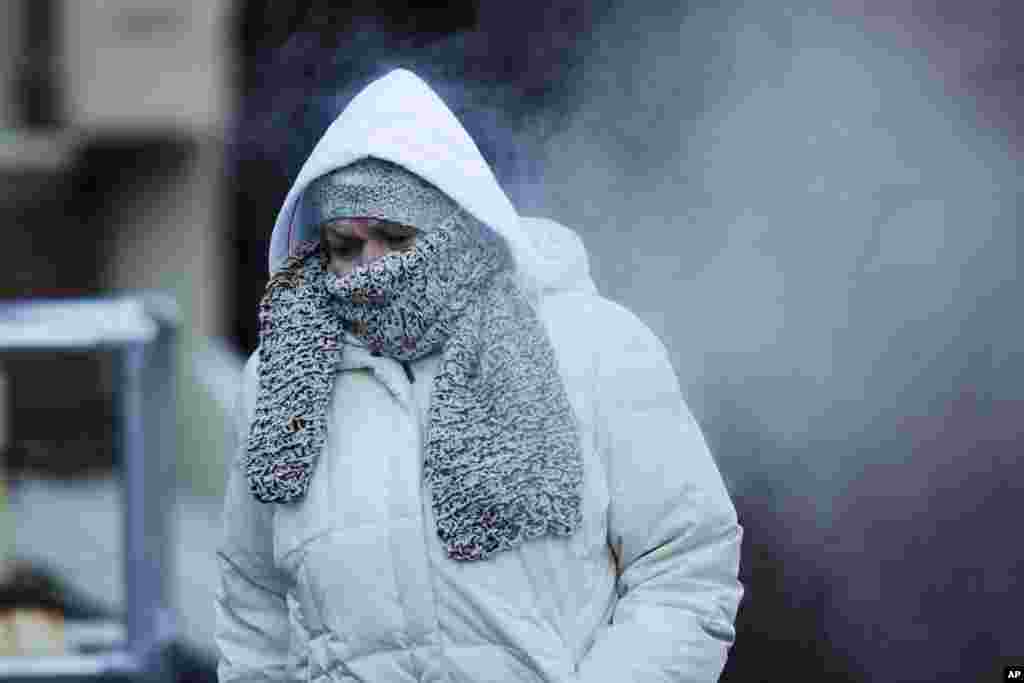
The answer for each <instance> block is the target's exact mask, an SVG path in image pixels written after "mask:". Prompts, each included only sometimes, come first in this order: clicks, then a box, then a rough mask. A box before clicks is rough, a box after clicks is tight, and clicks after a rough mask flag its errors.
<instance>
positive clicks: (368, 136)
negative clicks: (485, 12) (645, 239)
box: [269, 69, 593, 296]
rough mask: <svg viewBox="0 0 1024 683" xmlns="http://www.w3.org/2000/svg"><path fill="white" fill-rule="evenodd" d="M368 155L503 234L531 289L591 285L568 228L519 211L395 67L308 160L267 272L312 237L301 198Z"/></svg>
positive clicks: (436, 106)
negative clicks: (428, 185)
mask: <svg viewBox="0 0 1024 683" xmlns="http://www.w3.org/2000/svg"><path fill="white" fill-rule="evenodd" d="M365 157H377V158H379V159H384V160H387V161H390V162H392V163H395V164H398V165H400V166H402V167H404V168H405V169H406V170H408V171H411V172H412V173H415V174H417V175H418V176H420V177H421V178H423V179H424V180H427V181H428V182H430V183H433V184H434V185H435V186H437V187H438V188H439V189H440V190H442V191H443V192H445V193H446V194H447V195H448V196H449V197H451V198H452V199H454V200H455V201H456V202H458V203H459V204H460V205H461V206H462V207H463V208H464V209H466V210H467V211H469V212H470V213H471V214H473V215H474V216H475V217H476V218H477V219H479V220H480V221H482V222H483V223H485V224H487V225H488V226H490V227H491V228H492V229H493V230H494V231H495V232H496V233H498V234H499V235H500V236H501V237H502V238H504V239H505V241H506V243H507V244H508V246H509V249H510V251H511V252H512V255H513V258H514V259H515V261H516V265H517V269H518V271H519V274H520V279H521V281H522V283H523V285H524V286H525V288H526V289H527V291H528V292H529V293H531V294H532V295H534V296H536V295H537V294H539V293H540V292H545V291H552V290H558V289H565V288H578V287H582V288H584V289H593V282H592V281H591V279H590V275H589V272H588V265H587V255H586V251H585V250H584V248H583V244H582V242H581V241H580V239H579V237H578V236H577V235H576V234H575V233H574V232H573V231H572V230H570V229H569V228H567V227H565V226H562V225H560V224H558V223H556V222H554V221H551V220H548V219H543V218H524V217H520V216H519V214H518V213H517V212H516V210H515V208H514V207H513V206H512V203H511V202H510V201H509V199H508V197H507V196H506V195H505V193H504V191H503V190H502V189H501V186H500V185H498V181H497V179H496V178H495V176H494V173H493V171H492V170H491V168H490V166H488V165H487V162H486V161H485V160H484V158H483V155H482V154H481V153H480V150H479V149H478V148H477V146H476V144H475V143H474V142H473V140H472V138H471V137H470V136H469V133H467V132H466V130H465V128H463V126H462V124H461V123H459V121H458V119H457V118H456V117H455V115H454V114H453V113H452V112H451V110H450V109H448V107H447V106H445V104H444V102H442V101H441V98H440V97H438V95H437V94H436V93H435V92H434V91H433V90H431V88H430V86H428V85H427V84H426V83H425V82H424V81H423V80H422V79H420V78H419V77H418V76H416V75H415V74H413V73H412V72H411V71H407V70H405V69H396V70H394V71H391V72H390V73H388V74H387V75H386V76H384V77H382V78H380V79H378V80H376V81H374V82H373V83H371V84H370V85H368V86H367V87H366V88H365V89H363V90H362V91H361V92H360V93H359V94H358V95H356V96H355V97H354V98H353V99H352V101H351V102H350V103H349V104H348V106H347V107H345V109H344V111H342V112H341V114H339V115H338V117H337V118H336V119H335V120H334V122H333V123H331V125H330V126H328V128H327V130H326V131H325V132H324V134H323V136H322V137H321V138H320V140H319V142H317V144H316V146H315V147H314V148H313V151H312V152H311V153H310V155H309V158H308V159H306V162H305V164H303V166H302V169H301V170H300V171H299V174H298V176H297V177H296V178H295V182H294V183H293V184H292V187H291V189H290V190H289V191H288V195H287V196H286V197H285V200H284V204H283V205H282V206H281V210H280V211H279V212H278V214H277V220H276V221H275V223H274V231H273V233H272V235H271V238H270V254H269V266H270V274H271V275H273V273H274V272H275V271H276V270H277V269H278V268H279V267H280V266H281V265H282V264H283V263H284V261H285V259H286V258H287V257H288V254H289V252H290V249H291V247H292V245H293V244H294V243H295V242H297V241H300V240H309V239H315V235H314V234H313V226H312V224H311V223H310V222H309V221H307V220H304V211H303V207H302V196H303V193H304V192H305V190H306V188H307V187H308V186H309V184H310V183H311V182H312V181H313V180H315V179H316V178H318V177H320V176H321V175H323V174H325V173H328V172H330V171H333V170H335V169H337V168H341V167H342V166H346V165H348V164H350V163H352V162H354V161H357V160H359V159H362V158H365Z"/></svg>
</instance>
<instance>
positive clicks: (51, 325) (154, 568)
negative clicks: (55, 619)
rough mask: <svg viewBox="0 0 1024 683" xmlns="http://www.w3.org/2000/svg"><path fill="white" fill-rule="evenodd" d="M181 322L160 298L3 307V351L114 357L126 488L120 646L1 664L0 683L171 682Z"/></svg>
mask: <svg viewBox="0 0 1024 683" xmlns="http://www.w3.org/2000/svg"><path fill="white" fill-rule="evenodd" d="M179 324H180V315H179V312H178V309H177V306H176V304H175V303H174V300H173V299H172V298H171V297H170V296H168V295H166V294H163V293H159V292H142V293H138V294H135V295H132V296H124V297H111V298H95V299H76V300H20V301H7V302H0V353H16V352H17V351H35V352H38V351H53V352H54V353H60V352H63V351H97V352H109V353H113V354H114V355H115V357H116V359H117V363H116V364H115V365H116V367H117V373H118V377H117V380H118V381H117V383H116V387H117V390H116V392H115V394H116V399H115V400H116V402H117V422H118V424H117V426H116V429H115V439H114V442H115V449H116V457H115V462H116V463H117V465H118V467H119V477H120V481H121V486H122V489H123V494H124V495H123V497H122V500H123V512H124V517H123V519H124V522H123V527H122V532H123V534H124V546H123V547H124V563H125V566H124V568H125V582H126V586H125V587H126V591H125V601H126V611H125V614H126V620H127V624H126V628H125V636H126V637H125V640H124V641H123V642H122V643H121V644H120V645H119V646H117V647H115V648H113V649H111V650H110V651H108V652H102V653H98V654H88V655H86V654H68V655H61V656H46V657H0V679H2V680H4V681H34V682H35V683H38V682H39V681H42V680H48V681H61V682H68V681H97V680H131V681H147V682H152V683H162V682H163V681H169V680H170V675H169V666H168V658H167V647H168V646H169V645H170V644H171V643H172V642H173V640H174V638H175V636H176V635H177V634H176V626H175V621H176V619H175V618H174V612H173V610H172V609H171V608H170V607H169V605H170V600H169V598H170V596H169V594H168V587H169V576H170V575H171V574H172V572H171V570H170V568H171V567H172V566H173V565H172V561H173V556H172V555H171V553H172V551H173V544H172V543H171V542H170V538H169V532H170V528H171V527H170V523H169V518H170V515H171V513H172V504H173V495H174V486H173V482H174V480H175V429H176V414H177V412H176V410H177V409H176V404H175V343H176V337H177V329H178V326H179Z"/></svg>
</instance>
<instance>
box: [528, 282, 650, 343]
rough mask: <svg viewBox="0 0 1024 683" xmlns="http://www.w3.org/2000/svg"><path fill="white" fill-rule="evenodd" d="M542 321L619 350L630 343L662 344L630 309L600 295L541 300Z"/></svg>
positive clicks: (567, 295)
mask: <svg viewBox="0 0 1024 683" xmlns="http://www.w3.org/2000/svg"><path fill="white" fill-rule="evenodd" d="M539 311H540V314H541V317H542V318H543V319H544V320H545V322H546V323H548V324H549V325H550V326H552V327H556V328H564V329H565V330H573V331H575V332H576V333H577V334H580V335H588V336H592V337H593V338H594V342H595V344H596V343H598V342H605V343H604V344H602V346H610V347H611V348H613V349H614V348H615V347H618V346H621V345H623V344H627V343H630V342H632V343H634V344H635V343H645V344H647V345H651V344H660V340H658V338H657V336H656V335H655V334H654V332H653V331H652V330H651V328H650V327H649V326H648V325H647V324H646V323H645V322H644V321H643V320H641V319H640V317H639V316H637V315H636V313H634V312H633V311H631V310H630V309H629V308H627V307H626V306H624V305H623V304H620V303H618V302H617V301H615V300H613V299H609V298H608V297H606V296H604V295H602V294H600V293H598V292H596V291H573V292H557V293H553V294H548V295H545V296H544V297H542V298H541V299H540V303H539Z"/></svg>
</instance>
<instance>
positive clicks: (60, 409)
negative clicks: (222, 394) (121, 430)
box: [0, 0, 235, 493]
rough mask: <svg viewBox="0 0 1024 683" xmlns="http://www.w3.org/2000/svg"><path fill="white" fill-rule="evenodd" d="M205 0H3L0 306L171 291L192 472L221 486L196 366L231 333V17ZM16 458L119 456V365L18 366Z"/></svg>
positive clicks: (102, 460) (34, 465)
mask: <svg viewBox="0 0 1024 683" xmlns="http://www.w3.org/2000/svg"><path fill="white" fill-rule="evenodd" d="M230 5H231V3H229V2H224V1H211V0H184V1H181V0H175V1H171V0H156V1H154V0H3V2H0V32H2V38H0V50H2V51H3V54H0V176H2V178H0V221H2V222H3V226H4V229H3V235H4V237H5V240H4V248H3V249H0V298H3V299H11V298H21V297H65V296H89V295H106V294H112V293H116V292H118V291H124V290H133V289H139V288H159V289H164V290H169V291H171V292H173V293H174V295H175V296H176V298H177V301H178V304H179V306H180V307H181V310H182V313H183V318H184V328H183V330H182V343H181V348H180V356H179V360H180V363H179V366H180V370H179V378H178V379H179V382H178V386H179V415H178V425H179V433H178V438H179V444H180V448H181V458H180V459H179V463H180V464H181V465H182V466H183V467H181V468H179V470H180V471H181V472H182V475H181V476H182V478H183V479H184V480H187V481H195V482H198V483H199V484H200V485H205V486H206V487H207V488H208V491H207V492H209V493H218V492H219V490H220V487H221V486H222V482H221V479H222V472H223V470H222V469H221V468H222V465H221V463H222V462H223V449H224V446H225V440H224V417H225V415H224V408H223V406H221V405H220V404H218V403H217V402H216V401H215V400H214V398H213V396H212V394H211V393H210V392H209V391H208V390H207V389H205V388H204V387H203V386H202V384H201V383H200V379H201V378H200V377H197V376H196V375H197V374H198V373H196V371H195V369H194V368H195V363H194V362H193V358H194V357H195V356H196V355H197V354H200V353H201V352H202V351H203V350H204V349H205V348H206V346H207V344H208V340H210V339H213V338H218V337H220V336H222V335H223V334H224V332H225V329H224V328H225V320H226V319H228V317H229V316H228V313H227V311H226V309H227V303H228V301H229V299H230V292H229V291H228V288H229V283H230V281H231V275H232V269H231V267H230V263H229V262H228V261H227V260H226V258H225V255H226V250H225V245H224V242H225V229H224V224H225V211H224V199H223V198H224V196H225V193H226V189H225V180H224V167H225V162H224V156H225V151H224V150H225V143H224V138H225V130H226V126H227V122H228V120H229V118H230V110H231V106H232V104H233V103H234V100H235V97H234V95H233V87H232V84H231V74H232V73H233V66H232V51H231V47H230V44H229V41H228V30H229V27H228V26H227V22H228V21H229V20H230V11H231V7H230ZM7 367H8V371H9V374H10V380H11V381H10V387H11V392H10V396H11V398H10V400H9V401H8V403H9V405H8V407H7V409H6V412H7V414H8V418H9V425H10V429H9V436H10V438H9V439H8V443H7V444H6V449H5V453H6V455H7V463H8V467H9V468H13V469H15V470H16V469H19V468H27V469H32V470H42V471H50V472H55V473H57V474H60V475H70V474H75V473H76V472H79V471H82V470H92V469H96V468H98V469H100V470H102V469H104V468H106V467H108V466H109V465H110V464H111V462H110V455H109V453H110V433H109V430H110V424H111V420H110V405H111V403H110V397H111V394H112V391H113V387H112V386H111V379H110V375H109V372H108V371H109V364H108V363H107V362H106V361H104V360H103V359H94V358H85V357H76V356H73V355H66V356H64V357H61V358H60V359H56V360H55V359H54V358H52V357H43V356H39V357H28V356H25V357H23V358H20V359H19V360H18V362H16V363H9V364H8V366H7Z"/></svg>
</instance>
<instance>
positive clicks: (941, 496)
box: [0, 0, 1024, 682]
mask: <svg viewBox="0 0 1024 683" xmlns="http://www.w3.org/2000/svg"><path fill="white" fill-rule="evenodd" d="M0 13H2V14H0V30H2V31H5V32H6V33H5V34H4V37H3V41H2V45H3V48H2V49H3V50H5V51H6V54H4V55H3V58H2V59H0V174H2V175H3V182H2V183H0V217H2V218H3V221H4V223H5V229H4V232H3V234H4V235H5V236H6V237H7V239H8V241H7V244H6V246H7V248H5V249H3V250H0V261H6V262H5V263H3V267H0V297H3V298H16V297H49V296H79V295H93V294H100V293H109V292H112V291H122V290H129V289H134V288H139V287H158V288H164V289H167V290H170V291H171V292H173V293H174V295H175V296H176V298H177V300H178V303H179V305H180V306H181V308H182V311H183V314H184V318H185V321H186V325H185V328H184V329H183V335H182V341H181V344H180V349H179V356H178V358H179V378H178V379H179V411H178V415H177V416H174V417H175V418H176V419H177V424H178V443H179V457H178V472H179V480H178V482H177V490H178V504H177V507H176V526H175V530H176V532H175V535H174V538H173V539H170V542H172V543H173V544H174V547H175V549H176V554H177V566H176V567H173V568H170V567H169V568H168V571H169V572H173V575H174V577H175V586H176V591H175V592H176V600H177V605H176V607H177V609H178V613H179V617H180V620H181V626H182V627H183V629H182V630H183V632H184V634H185V636H186V637H187V639H188V640H189V642H190V643H192V644H194V645H195V646H196V647H197V648H199V649H201V650H202V651H204V652H206V653H208V654H209V655H210V656H212V654H213V653H214V651H213V644H212V628H213V608H212V600H213V593H214V590H215V588H216V575H215V567H216V565H215V562H214V561H213V551H214V548H215V545H216V542H217V534H218V533H219V524H220V518H219V514H220V509H219V505H220V496H221V495H222V493H223V486H224V472H225V466H226V463H227V458H228V457H229V455H230V454H229V450H230V445H229V439H228V438H227V435H226V422H225V417H226V416H227V415H228V413H229V412H230V410H231V402H232V401H233V396H234V393H235V391H236V390H237V373H238V371H239V368H240V363H241V362H242V360H244V357H245V356H246V355H247V354H248V353H250V352H251V351H252V350H254V349H255V345H256V342H257V339H256V316H255V312H256V304H257V302H258V301H259V297H260V295H261V293H262V289H263V286H264V285H265V283H266V279H267V273H266V250H267V245H268V241H269V236H270V229H271V227H272V224H273V220H274V217H275V216H276V212H277V209H278V207H279V206H280V203H281V202H282V201H283V198H284V195H285V193H286V192H287V190H288V187H289V186H290V184H291V180H292V178H293V177H294V175H295V173H296V172H297V171H298V168H299V166H301V164H302V162H303V161H304V159H305V156H306V155H307V154H308V152H309V151H310V150H311V148H312V146H313V144H314V143H315V142H316V140H317V139H318V138H319V136H320V134H321V133H322V132H323V130H324V128H326V126H327V125H328V124H329V123H330V121H331V120H332V119H333V118H334V116H336V115H337V113H339V112H340V111H341V109H342V108H343V107H344V105H345V104H346V103H347V101H348V100H349V99H350V98H351V97H352V95H354V94H355V92H357V91H358V90H359V89H360V88H361V87H363V86H364V85H365V84H366V83H368V82H369V81H371V80H372V79H373V78H376V77H378V76H380V75H382V74H383V73H386V72H387V71H388V70H389V69H391V68H394V67H398V66H403V67H407V68H411V69H413V70H414V71H416V72H417V73H419V74H420V75H421V76H422V77H424V78H425V79H426V80H427V81H428V82H429V83H431V85H432V86H433V87H435V89H436V90H437V91H438V92H439V93H440V94H441V96H442V97H443V98H444V99H445V100H446V101H447V102H448V103H449V104H450V106H451V107H452V108H453V110H455V111H456V113H457V115H459V117H460V118H461V119H462V120H463V122H464V123H465V125H466V127H467V129H468V130H469V131H470V133H471V135H473V137H474V139H476V141H477V142H478V144H479V146H480V148H481V150H482V152H483V153H484V155H485V156H486V157H487V158H488V160H489V161H490V162H491V164H492V165H493V166H494V168H495V171H496V173H497V175H498V178H499V180H500V181H501V182H502V184H503V186H504V187H505V188H506V190H507V192H508V194H509V195H510V197H511V198H512V200H513V203H515V204H516V206H517V208H519V210H520V211H521V212H522V213H526V214H539V215H547V216H550V217H552V218H555V219H557V220H560V221H562V222H564V223H565V224H567V225H569V226H570V227H572V228H573V229H575V230H576V231H577V232H578V233H579V234H580V236H581V237H582V239H583V241H584V243H585V245H586V247H587V248H588V250H589V252H590V260H591V267H592V270H593V273H594V277H595V281H596V282H597V285H598V288H599V289H600V290H601V292H602V293H603V294H604V295H606V296H608V297H610V298H612V299H614V300H616V301H619V302H621V303H623V304H624V305H626V306H627V307H629V308H630V309H631V310H633V311H635V312H636V313H637V314H638V315H639V316H640V318H641V319H642V320H644V321H645V322H646V323H647V324H648V325H649V326H650V327H651V328H652V329H653V330H654V331H655V332H656V333H657V334H658V335H659V336H660V337H661V338H662V339H663V340H664V342H665V344H666V346H667V347H668V349H669V352H670V354H671V357H672V361H673V364H674V366H675V369H676V371H677V373H678V375H679V377H680V381H681V383H682V386H683V389H684V392H685V394H686V397H687V400H688V402H689V404H690V407H691V408H692V410H693V411H694V413H695V414H696V416H697V418H698V420H699V421H700V422H701V424H702V425H703V427H704V429H705V432H706V435H707V437H708V441H709V443H710V445H711V447H712V452H713V453H714V456H715V458H716V460H717V462H718V464H719V466H720V468H721V470H722V473H723V475H724V477H725V479H726V481H727V484H728V486H729V488H730V491H731V492H732V494H733V496H734V500H735V501H736V506H737V509H738V510H739V512H740V517H741V522H742V523H743V524H744V526H745V528H746V529H747V534H746V538H745V543H744V556H743V564H742V567H741V578H742V579H743V581H744V583H745V585H746V587H747V595H746V596H745V599H744V602H743V604H742V605H741V610H740V616H739V619H738V623H737V627H738V631H739V633H738V637H737V642H736V645H735V646H734V648H733V651H732V653H731V655H730V660H729V663H728V665H727V667H726V671H725V673H724V675H723V678H722V680H733V681H740V680H744V681H750V680H764V681H775V680H779V681H782V680H789V679H791V678H794V677H802V676H807V677H808V679H809V680H814V679H815V678H824V677H825V676H827V677H828V680H850V681H893V680H899V681H958V682H959V681H965V680H972V681H973V680H979V681H982V680H994V679H993V678H992V677H993V676H994V675H999V673H1001V666H1002V664H1003V663H1006V662H1008V661H1009V658H1011V657H1014V656H1016V657H1024V638H1022V637H1021V627H1020V618H1019V614H1018V613H1019V606H1020V605H1021V604H1022V603H1024V588H1022V587H1021V586H1022V583H1024V580H1022V577H1021V567H1022V566H1024V550H1022V549H1021V547H1020V546H1019V545H1018V544H1017V543H1016V542H1015V541H1016V538H1017V537H1016V534H1015V533H1014V519H1016V518H1017V517H1018V516H1019V514H1020V500H1021V493H1022V487H1021V486H1020V484H1019V483H1018V482H1019V481H1020V480H1021V477H1022V475H1024V465H1022V463H1021V459H1020V455H1021V445H1022V436H1024V435H1022V427H1021V425H1022V423H1024V390H1022V388H1021V387H1022V381H1021V380H1022V379H1024V354H1022V349H1024V323H1022V321H1021V315H1020V313H1019V308H1020V305H1019V302H1020V300H1021V294H1022V288H1021V284H1020V282H1019V280H1018V277H1017V267H1018V259H1019V255H1020V251H1021V249H1020V246H1019V240H1018V232H1019V225H1020V198H1021V189H1022V178H1021V173H1020V161H1021V151H1022V142H1024V128H1022V125H1021V121H1022V120H1024V117H1022V113H1024V102H1022V96H1021V93H1022V92H1024V87H1022V83H1021V80H1022V76H1021V69H1022V64H1024V48H1022V47H1021V44H1020V42H1019V41H1016V42H1015V41H1014V38H1015V36H1016V33H1017V32H1019V29H1020V27H1021V26H1024V10H1022V5H1021V4H1020V3H1018V2H1014V1H1013V0H1002V1H999V0H980V1H979V2H974V3H960V2H955V1H954V0H890V1H888V2H883V1H881V0H835V1H830V2H809V1H804V0H786V1H785V2H778V3H758V2H747V1H744V0H727V1H726V2H720V3H690V2H683V3H678V4H676V5H675V6H671V5H668V4H662V5H658V6H657V7H656V6H655V5H653V4H652V5H651V6H650V7H647V6H645V5H642V4H638V3H623V2H611V1H610V0H602V1H597V2H590V3H585V4H584V3H569V2H560V1H555V2H546V3H541V2H526V3H523V2H517V3H514V4H513V5H511V6H509V5H507V4H501V3H496V2H471V1H467V2H456V3H449V4H448V5H447V6H446V7H445V8H443V9H441V8H432V9H426V8H423V7H420V6H416V5H414V4H412V3H404V2H383V3H381V2H378V3H368V2H355V3H347V4H345V6H344V7H339V6H337V3H329V2H325V1H322V0H307V1H304V2H295V3H270V2H268V1H263V2H260V1H255V0H250V1H247V2H199V1H198V0H191V1H190V2H166V1H157V0H153V1H151V2H141V1H138V0H136V1H130V0H118V1H117V2H115V1H113V0H104V1H99V0H93V1H88V2H87V1H82V2H69V1H64V2H61V1H58V0H44V1H40V0H4V1H3V2H2V3H0ZM5 369H6V376H7V387H8V389H7V394H6V396H5V399H4V407H3V411H2V412H3V415H4V416H5V419H6V423H5V424H6V429H5V430H4V439H3V445H4V453H5V456H6V465H7V472H8V477H9V478H10V480H11V481H10V484H9V486H10V488H11V491H10V497H9V501H8V508H9V510H8V514H9V519H10V521H9V524H10V525H13V530H14V533H13V538H12V539H11V543H9V544H8V546H9V548H11V549H13V551H15V552H17V553H19V554H23V555H28V556H33V557H39V558H41V560H45V561H47V562H51V563H53V564H54V565H55V566H57V567H59V568H60V569H61V571H62V572H63V573H64V574H65V575H66V576H67V577H69V579H70V580H71V581H72V582H73V583H74V584H75V585H76V586H80V587H81V588H82V590H84V591H86V592H88V593H90V594H92V595H95V596H96V597H97V599H99V600H101V601H104V602H106V603H109V604H112V605H116V604H118V601H120V600H121V599H122V589H121V583H122V579H123V577H122V576H121V575H120V574H119V572H121V571H122V570H121V564H120V560H119V559H117V554H118V552H119V542H120V537H119V533H120V527H119V526H118V522H117V519H118V518H117V516H116V515H117V514H118V513H117V511H118V509H119V508H118V505H119V493H118V491H117V485H116V482H115V480H114V479H113V478H112V469H113V467H114V464H113V460H112V457H111V455H110V438H111V436H110V427H111V414H110V399H111V396H112V392H114V391H115V389H116V387H114V386H113V384H112V382H111V380H110V379H109V376H110V375H109V370H110V367H109V362H108V361H105V360H104V359H102V358H92V357H85V356H73V355H72V356H65V357H62V358H60V359H54V358H51V357H46V356H42V355H40V356H38V357H29V358H21V359H19V360H18V361H17V362H9V363H7V364H6V365H5ZM665 447H666V448H671V447H672V444H665ZM638 466H641V465H640V464H638ZM69 519H73V520H75V524H74V525H69V524H68V523H67V520H69ZM1004 660H1005V662H1004ZM1018 661H1019V660H1018Z"/></svg>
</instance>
